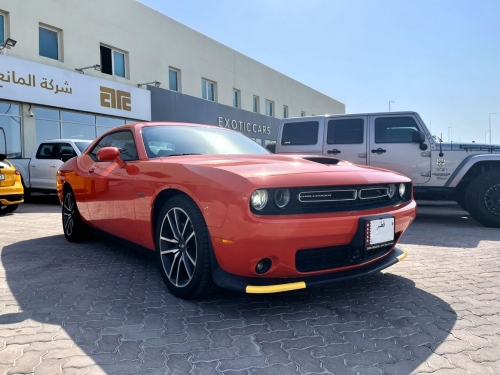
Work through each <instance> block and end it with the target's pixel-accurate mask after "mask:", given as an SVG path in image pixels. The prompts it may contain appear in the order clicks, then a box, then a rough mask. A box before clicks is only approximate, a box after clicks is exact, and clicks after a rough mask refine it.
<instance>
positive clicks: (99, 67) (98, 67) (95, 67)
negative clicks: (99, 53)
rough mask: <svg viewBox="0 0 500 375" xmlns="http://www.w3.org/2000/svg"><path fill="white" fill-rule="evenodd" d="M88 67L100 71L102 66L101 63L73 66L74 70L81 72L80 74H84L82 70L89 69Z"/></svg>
mask: <svg viewBox="0 0 500 375" xmlns="http://www.w3.org/2000/svg"><path fill="white" fill-rule="evenodd" d="M90 68H94V70H97V71H98V72H100V71H101V68H102V66H101V65H99V64H95V65H90V66H86V67H84V68H75V70H76V71H77V72H80V73H82V74H85V73H84V72H83V71H84V70H85V69H90Z"/></svg>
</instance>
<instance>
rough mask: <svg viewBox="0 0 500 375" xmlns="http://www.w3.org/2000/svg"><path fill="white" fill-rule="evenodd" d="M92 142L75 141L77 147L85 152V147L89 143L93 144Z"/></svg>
mask: <svg viewBox="0 0 500 375" xmlns="http://www.w3.org/2000/svg"><path fill="white" fill-rule="evenodd" d="M91 143H92V142H90V141H88V142H75V145H76V147H78V149H79V150H80V152H83V151H85V149H86V148H87V147H89V144H91Z"/></svg>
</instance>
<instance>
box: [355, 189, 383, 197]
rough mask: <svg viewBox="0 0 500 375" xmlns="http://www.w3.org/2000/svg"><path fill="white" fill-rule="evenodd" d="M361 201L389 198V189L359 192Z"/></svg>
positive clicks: (362, 190)
mask: <svg viewBox="0 0 500 375" xmlns="http://www.w3.org/2000/svg"><path fill="white" fill-rule="evenodd" d="M359 197H360V198H361V199H374V198H383V197H387V188H370V189H361V190H360V192H359Z"/></svg>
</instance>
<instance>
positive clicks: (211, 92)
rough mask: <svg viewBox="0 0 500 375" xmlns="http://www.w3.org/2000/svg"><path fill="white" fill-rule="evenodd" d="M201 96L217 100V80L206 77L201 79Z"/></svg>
mask: <svg viewBox="0 0 500 375" xmlns="http://www.w3.org/2000/svg"><path fill="white" fill-rule="evenodd" d="M201 97H202V98H203V99H206V100H210V101H211V102H215V82H212V81H208V80H206V79H202V80H201Z"/></svg>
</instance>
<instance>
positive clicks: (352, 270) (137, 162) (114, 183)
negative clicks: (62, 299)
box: [57, 123, 416, 298]
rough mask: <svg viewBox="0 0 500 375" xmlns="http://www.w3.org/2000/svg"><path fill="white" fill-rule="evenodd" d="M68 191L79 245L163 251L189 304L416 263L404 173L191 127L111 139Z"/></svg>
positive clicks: (89, 154) (131, 128) (69, 166)
mask: <svg viewBox="0 0 500 375" xmlns="http://www.w3.org/2000/svg"><path fill="white" fill-rule="evenodd" d="M57 191H58V194H59V199H60V201H61V204H62V224H63V228H64V235H65V236H66V238H67V239H68V240H69V241H78V240H84V239H86V238H88V237H89V236H90V234H91V232H92V231H93V230H98V231H102V232H105V233H108V234H110V235H112V236H113V237H114V238H118V239H120V240H124V241H126V242H127V243H131V244H134V245H135V246H139V247H142V248H146V249H149V250H154V251H156V254H157V259H158V265H159V268H160V273H161V275H162V277H163V280H164V282H165V284H166V285H167V287H168V288H169V289H170V290H171V292H172V293H173V294H175V295H176V296H179V297H182V298H196V297H200V296H203V295H206V294H209V293H210V292H211V291H213V290H214V289H215V286H219V287H223V288H228V289H233V290H238V291H242V292H247V293H271V292H280V291H287V290H294V289H301V288H305V287H306V286H313V285H320V284H324V283H330V282H334V281H340V280H347V279H351V278H355V277H359V276H364V275H369V274H371V273H374V272H377V271H380V270H382V269H384V268H386V267H389V266H391V265H393V264H395V263H396V262H398V261H400V260H402V259H404V257H405V256H406V252H405V251H404V250H402V249H400V248H398V247H396V243H397V241H398V240H399V238H400V237H401V235H402V234H403V232H404V231H405V230H406V229H407V228H408V226H409V225H410V223H411V222H412V221H413V219H414V218H415V214H416V204H415V201H414V200H413V196H412V184H411V181H410V180H409V179H408V178H406V177H404V176H402V175H400V174H397V173H394V172H389V171H386V170H381V169H375V168H369V167H363V166H357V165H353V164H350V163H348V162H345V161H342V160H340V159H336V158H333V157H324V156H314V155H304V156H297V155H294V156H283V155H274V154H270V153H269V152H268V151H267V150H266V149H264V148H263V147H261V146H260V145H258V144H257V143H255V142H253V141H252V140H250V139H249V138H247V137H246V136H244V135H243V134H241V133H238V132H235V131H232V130H227V129H223V128H219V127H215V126H210V125H197V124H184V123H138V124H130V125H124V126H121V127H118V128H114V129H112V130H110V131H108V132H107V133H104V134H103V135H101V136H100V137H99V138H98V139H97V140H96V141H94V142H93V143H92V144H91V145H90V146H89V147H88V148H87V149H86V151H85V152H83V154H82V155H80V156H77V157H75V158H73V159H71V160H69V161H67V162H66V163H65V164H64V165H63V166H62V167H61V168H60V170H59V172H58V176H57Z"/></svg>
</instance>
